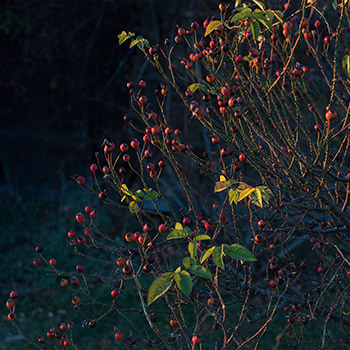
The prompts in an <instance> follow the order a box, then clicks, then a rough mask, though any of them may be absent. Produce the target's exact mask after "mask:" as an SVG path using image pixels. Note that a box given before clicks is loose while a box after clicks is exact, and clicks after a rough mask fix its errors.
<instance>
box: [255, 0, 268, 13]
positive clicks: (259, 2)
mask: <svg viewBox="0 0 350 350" xmlns="http://www.w3.org/2000/svg"><path fill="white" fill-rule="evenodd" d="M253 1H254V2H255V3H256V4H257V5H258V6H259V7H260V8H261V10H262V11H265V8H266V7H265V5H264V4H263V3H262V2H261V1H258V0H253Z"/></svg>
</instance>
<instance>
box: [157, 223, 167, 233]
mask: <svg viewBox="0 0 350 350" xmlns="http://www.w3.org/2000/svg"><path fill="white" fill-rule="evenodd" d="M158 231H159V232H160V233H165V232H167V231H168V227H167V226H166V225H164V224H160V225H159V227H158Z"/></svg>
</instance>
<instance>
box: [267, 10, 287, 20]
mask: <svg viewBox="0 0 350 350" xmlns="http://www.w3.org/2000/svg"><path fill="white" fill-rule="evenodd" d="M270 11H271V12H272V13H273V14H274V16H275V17H276V18H277V19H278V20H279V21H280V22H281V23H283V13H282V12H281V11H278V10H276V11H274V10H270ZM266 12H267V11H266Z"/></svg>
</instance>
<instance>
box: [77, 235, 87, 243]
mask: <svg viewBox="0 0 350 350" xmlns="http://www.w3.org/2000/svg"><path fill="white" fill-rule="evenodd" d="M78 243H79V244H85V243H86V238H85V237H81V236H78Z"/></svg>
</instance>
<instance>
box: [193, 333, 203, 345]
mask: <svg viewBox="0 0 350 350" xmlns="http://www.w3.org/2000/svg"><path fill="white" fill-rule="evenodd" d="M201 342H202V339H201V338H198V337H197V336H196V335H194V336H193V337H192V343H193V344H194V345H198V344H200V343H201Z"/></svg>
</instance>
